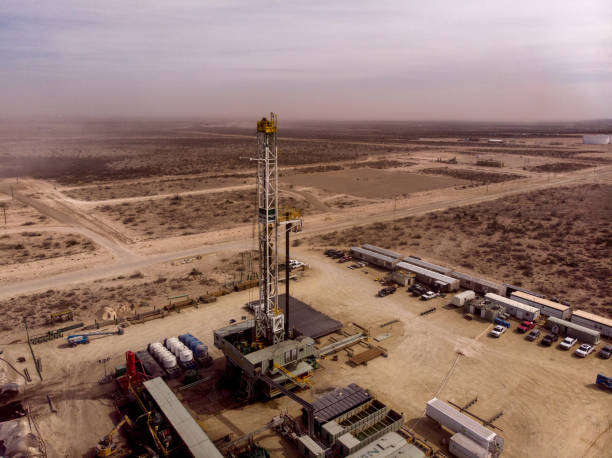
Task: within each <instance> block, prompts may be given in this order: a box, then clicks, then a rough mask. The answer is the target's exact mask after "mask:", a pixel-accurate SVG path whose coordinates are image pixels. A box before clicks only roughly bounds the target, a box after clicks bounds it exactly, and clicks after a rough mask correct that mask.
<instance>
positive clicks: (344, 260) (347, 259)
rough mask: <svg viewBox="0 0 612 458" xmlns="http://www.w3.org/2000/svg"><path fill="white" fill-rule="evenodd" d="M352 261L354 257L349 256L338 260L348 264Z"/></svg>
mask: <svg viewBox="0 0 612 458" xmlns="http://www.w3.org/2000/svg"><path fill="white" fill-rule="evenodd" d="M351 259H353V257H352V256H348V255H347V256H342V257H341V258H340V259H338V262H348V261H350V260H351Z"/></svg>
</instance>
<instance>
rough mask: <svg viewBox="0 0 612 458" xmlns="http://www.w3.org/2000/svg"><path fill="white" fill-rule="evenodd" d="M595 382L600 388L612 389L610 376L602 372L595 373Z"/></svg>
mask: <svg viewBox="0 0 612 458" xmlns="http://www.w3.org/2000/svg"><path fill="white" fill-rule="evenodd" d="M595 383H596V384H597V385H598V386H600V387H601V388H608V389H610V390H612V377H606V376H605V375H603V374H597V378H596V379H595Z"/></svg>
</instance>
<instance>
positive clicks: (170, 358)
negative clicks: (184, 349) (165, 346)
mask: <svg viewBox="0 0 612 458" xmlns="http://www.w3.org/2000/svg"><path fill="white" fill-rule="evenodd" d="M160 361H161V364H162V366H164V369H172V368H173V367H176V356H174V355H173V354H172V353H170V352H167V353H164V354H163V355H162V356H161V358H160Z"/></svg>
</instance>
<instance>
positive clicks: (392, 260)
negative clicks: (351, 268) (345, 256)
mask: <svg viewBox="0 0 612 458" xmlns="http://www.w3.org/2000/svg"><path fill="white" fill-rule="evenodd" d="M351 251H352V252H354V253H360V254H363V255H366V256H371V257H373V258H376V259H380V260H381V261H384V262H389V263H391V264H393V263H395V262H397V259H395V258H392V257H389V256H385V255H384V254H380V253H376V252H375V251H370V250H366V249H364V248H361V247H358V246H354V247H352V248H351Z"/></svg>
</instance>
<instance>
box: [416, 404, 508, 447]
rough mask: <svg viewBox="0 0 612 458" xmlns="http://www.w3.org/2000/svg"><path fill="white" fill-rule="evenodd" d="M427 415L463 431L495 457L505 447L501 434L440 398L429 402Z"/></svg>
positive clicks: (455, 431)
mask: <svg viewBox="0 0 612 458" xmlns="http://www.w3.org/2000/svg"><path fill="white" fill-rule="evenodd" d="M425 415H427V416H428V417H429V418H431V419H432V420H434V421H435V422H437V423H439V424H440V425H441V426H444V427H445V428H448V429H449V430H451V431H452V432H454V433H457V432H460V433H462V434H463V435H464V436H466V437H468V438H470V439H471V440H472V441H474V442H475V443H476V444H478V445H479V446H480V447H483V448H484V449H486V450H488V451H489V452H490V453H491V454H492V456H494V457H497V456H499V454H500V453H501V452H502V450H503V449H504V439H503V438H502V437H501V436H498V435H497V434H496V433H494V432H493V431H491V430H490V429H488V428H485V427H484V426H482V425H481V424H480V423H478V422H477V421H475V420H472V419H471V418H470V417H468V416H467V415H464V414H462V413H461V412H459V411H458V410H457V409H454V408H453V407H451V406H450V405H448V404H447V403H445V402H443V401H441V400H439V399H438V398H433V399H432V400H430V401H429V402H428V403H427V407H426V409H425Z"/></svg>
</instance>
